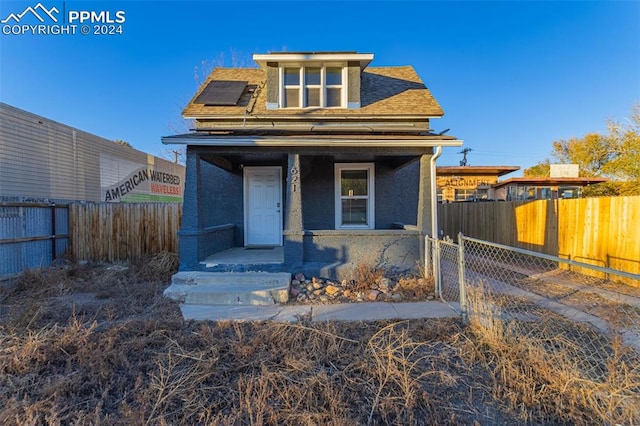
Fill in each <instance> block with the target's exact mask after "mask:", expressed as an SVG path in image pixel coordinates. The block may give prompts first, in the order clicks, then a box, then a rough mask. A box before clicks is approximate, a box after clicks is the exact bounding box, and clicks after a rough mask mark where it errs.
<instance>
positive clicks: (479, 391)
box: [0, 253, 640, 425]
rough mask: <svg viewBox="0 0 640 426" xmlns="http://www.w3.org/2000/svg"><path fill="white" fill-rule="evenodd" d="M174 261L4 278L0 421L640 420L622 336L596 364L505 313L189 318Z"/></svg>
mask: <svg viewBox="0 0 640 426" xmlns="http://www.w3.org/2000/svg"><path fill="white" fill-rule="evenodd" d="M176 264H177V262H176V259H175V256H174V255H172V254H170V253H163V254H160V255H157V256H154V257H152V258H148V259H144V260H141V261H139V262H137V263H135V264H133V265H108V266H104V265H103V266H91V265H88V266H75V265H70V266H68V267H65V268H53V269H48V270H45V271H29V272H27V273H25V274H24V275H23V276H22V277H21V278H20V279H18V280H17V281H16V282H15V283H14V284H13V285H12V286H10V287H4V288H2V290H0V391H1V392H0V423H1V424H89V423H93V424H99V423H101V424H127V425H128V424H291V425H300V424H309V425H315V424H323V425H324V424H338V425H351V424H354V425H355V424H403V425H404V424H483V425H484V424H488V425H493V424H515V423H520V424H521V423H528V424H593V423H598V424H615V423H620V424H634V423H638V422H640V413H639V412H638V408H637V407H638V406H640V399H639V395H640V390H639V389H638V383H640V373H639V371H638V366H637V365H633V364H632V363H633V362H634V360H635V359H636V358H634V356H635V355H633V354H629V353H628V352H627V351H626V350H625V348H623V347H621V346H620V345H619V343H616V340H615V339H613V340H612V341H604V342H603V344H609V343H611V347H610V349H611V350H610V355H611V356H610V359H609V360H608V364H607V365H605V368H604V374H603V376H602V377H598V378H597V379H592V378H589V377H586V376H584V375H583V374H582V370H581V369H580V368H579V365H576V364H579V360H576V359H575V357H570V356H569V355H571V354H570V353H569V352H568V351H559V350H558V344H560V343H563V342H549V341H541V340H540V338H539V337H536V336H533V337H531V336H530V337H524V336H521V335H518V336H517V339H516V338H514V335H513V334H510V333H511V332H512V331H513V329H514V328H513V327H511V328H509V327H505V325H504V324H499V323H496V322H495V321H494V322H492V323H491V324H478V323H472V324H471V325H470V326H463V325H462V324H461V323H459V322H458V321H453V320H412V321H401V322H353V323H335V322H327V323H320V324H317V323H305V322H299V323H295V324H289V323H286V324H285V323H275V322H249V323H232V322H218V323H211V322H194V321H184V320H183V319H182V317H181V316H180V311H179V309H178V306H177V305H176V304H174V303H173V302H171V301H169V300H167V299H165V298H163V297H162V290H163V289H164V288H165V287H166V286H167V285H168V282H169V277H170V276H171V274H172V273H173V272H174V271H175V268H176ZM575 332H576V333H579V332H582V330H581V329H580V328H579V327H577V328H576V329H575ZM554 343H556V344H554Z"/></svg>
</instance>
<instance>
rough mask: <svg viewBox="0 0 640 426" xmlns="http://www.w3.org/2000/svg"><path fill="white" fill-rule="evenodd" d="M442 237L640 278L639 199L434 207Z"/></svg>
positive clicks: (444, 205)
mask: <svg viewBox="0 0 640 426" xmlns="http://www.w3.org/2000/svg"><path fill="white" fill-rule="evenodd" d="M438 216H439V217H438V220H439V223H440V229H441V230H442V231H443V233H444V235H449V236H450V237H452V238H455V236H456V235H457V234H458V233H459V232H462V233H463V234H464V235H467V236H470V237H474V238H478V239H482V240H486V241H492V242H495V243H499V244H505V245H509V246H513V247H518V248H522V249H526V250H532V251H537V252H540V253H546V254H550V255H554V256H559V257H563V258H568V259H572V260H576V261H579V262H584V263H589V264H593V265H598V266H604V267H607V268H612V269H617V270H621V271H625V272H630V273H633V274H639V273H640V196H634V197H602V198H581V199H567V200H563V199H561V200H535V201H512V202H486V203H450V204H440V205H439V206H438Z"/></svg>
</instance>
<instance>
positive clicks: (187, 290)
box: [164, 271, 291, 306]
mask: <svg viewBox="0 0 640 426" xmlns="http://www.w3.org/2000/svg"><path fill="white" fill-rule="evenodd" d="M290 282H291V274H289V273H284V272H278V273H270V272H198V271H186V272H178V273H177V274H175V275H174V276H173V277H172V279H171V285H170V286H169V287H167V289H166V290H165V291H164V295H165V296H166V297H168V298H170V299H173V300H177V301H178V302H180V303H183V304H185V305H248V306H251V305H274V304H279V303H286V302H287V300H289V284H290Z"/></svg>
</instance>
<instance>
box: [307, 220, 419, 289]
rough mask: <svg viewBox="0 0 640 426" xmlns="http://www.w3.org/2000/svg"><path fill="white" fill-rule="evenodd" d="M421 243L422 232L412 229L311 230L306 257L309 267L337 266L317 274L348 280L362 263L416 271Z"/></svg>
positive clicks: (328, 267)
mask: <svg viewBox="0 0 640 426" xmlns="http://www.w3.org/2000/svg"><path fill="white" fill-rule="evenodd" d="M420 241H421V238H420V236H419V233H418V232H417V231H410V230H391V229H390V230H358V231H344V230H341V231H335V230H327V231H307V232H305V234H304V239H303V242H304V243H303V253H304V254H303V257H304V262H305V264H306V265H307V268H313V265H314V264H328V265H333V266H326V265H322V266H320V267H319V268H320V269H319V270H318V271H313V272H319V273H322V274H323V275H324V276H329V277H331V278H344V275H345V274H348V273H349V270H352V269H353V268H354V267H357V266H358V265H360V264H365V265H369V266H379V267H383V268H385V269H391V270H395V271H397V272H407V271H415V270H417V268H418V265H419V263H420ZM331 268H333V269H331Z"/></svg>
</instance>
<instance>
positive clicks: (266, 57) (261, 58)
mask: <svg viewBox="0 0 640 426" xmlns="http://www.w3.org/2000/svg"><path fill="white" fill-rule="evenodd" d="M253 60H254V61H255V62H256V63H258V65H260V67H261V68H263V69H266V68H267V63H268V62H277V63H279V64H282V63H301V62H309V61H318V62H333V61H335V62H351V61H355V62H359V63H360V69H361V70H364V69H365V68H366V67H367V66H368V65H369V64H370V63H371V61H373V53H266V54H254V55H253Z"/></svg>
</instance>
